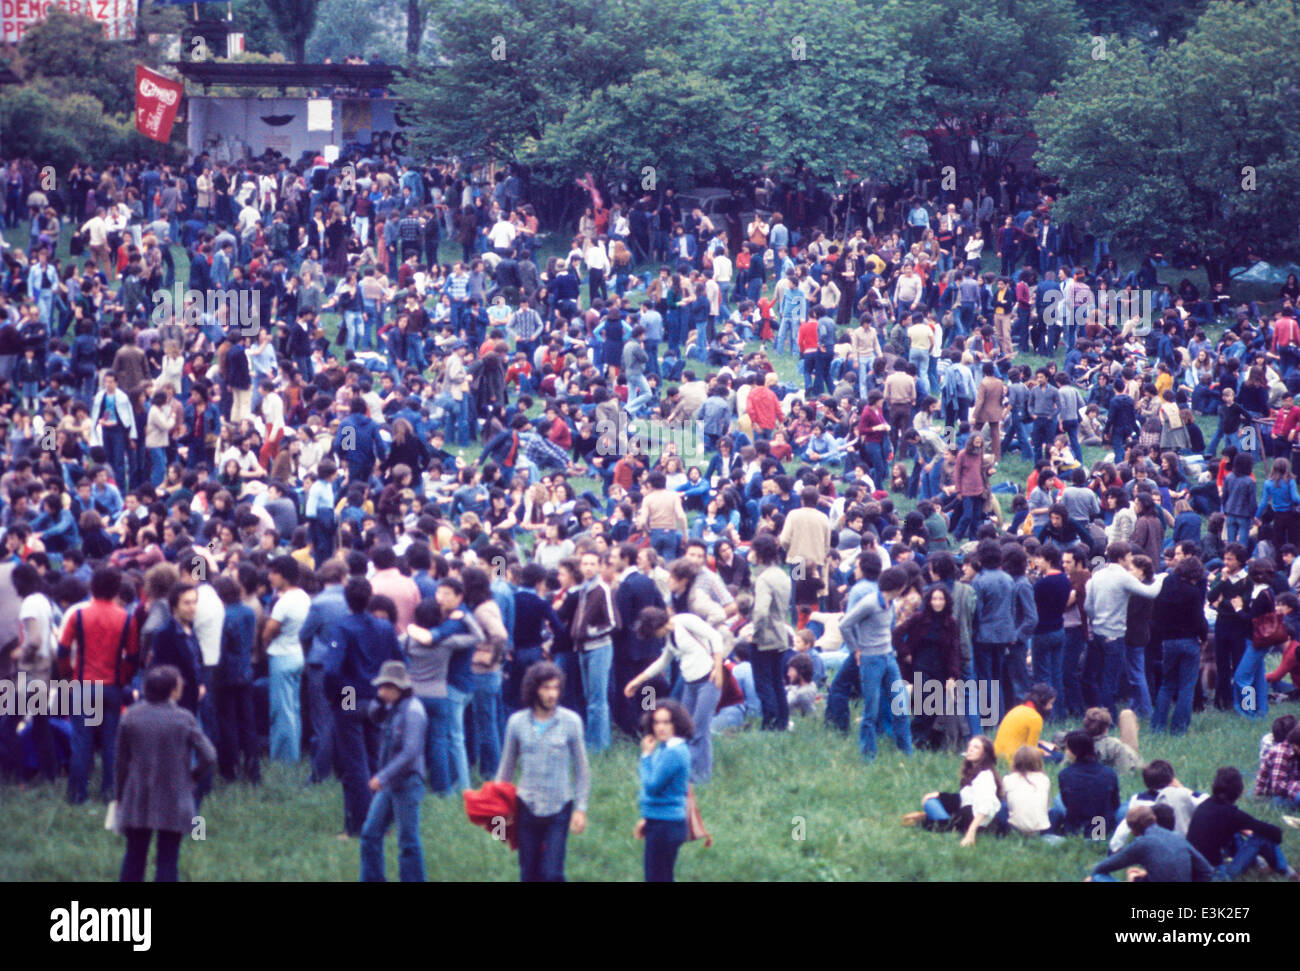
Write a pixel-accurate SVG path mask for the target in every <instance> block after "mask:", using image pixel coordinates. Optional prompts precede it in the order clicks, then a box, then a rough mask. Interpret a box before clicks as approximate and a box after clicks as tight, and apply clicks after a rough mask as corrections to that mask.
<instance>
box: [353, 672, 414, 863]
mask: <svg viewBox="0 0 1300 971" xmlns="http://www.w3.org/2000/svg"><path fill="white" fill-rule="evenodd" d="M370 683H371V684H372V685H374V686H375V688H377V689H378V692H379V697H378V698H377V699H375V700H374V701H372V702H371V703H370V710H369V712H368V713H367V714H368V715H369V717H370V720H371V721H373V722H375V723H376V724H378V725H379V726H380V730H381V731H382V733H383V734H382V736H381V741H380V748H379V765H380V769H379V771H378V772H376V773H375V776H374V778H373V779H371V780H370V789H371V791H372V792H374V794H375V795H374V798H373V799H371V801H370V811H369V812H368V813H367V814H366V822H365V825H363V826H362V827H361V879H362V881H363V882H368V881H382V880H383V879H384V836H385V835H387V833H388V828H389V826H391V825H392V823H393V818H394V817H396V818H397V845H398V851H399V853H398V866H397V868H398V873H399V876H400V878H401V880H402V882H403V883H422V882H423V881H424V849H423V847H422V846H421V845H420V800H421V799H423V798H424V780H425V772H426V769H425V763H424V742H425V729H426V725H427V719H426V717H425V713H424V706H423V705H421V704H419V703H418V702H416V701H414V694H413V692H412V689H411V676H410V674H409V673H408V672H407V670H406V664H405V663H403V662H402V661H385V662H384V663H383V665H382V666H381V667H380V669H379V674H378V676H377V677H375V678H373V679H372V680H371V682H370Z"/></svg>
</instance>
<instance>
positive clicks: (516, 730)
mask: <svg viewBox="0 0 1300 971" xmlns="http://www.w3.org/2000/svg"><path fill="white" fill-rule="evenodd" d="M516 767H518V768H519V784H518V792H519V798H520V799H521V800H522V801H523V803H524V804H525V805H526V806H527V807H528V809H529V811H530V812H531V813H532V814H533V815H535V816H554V815H555V814H556V813H558V812H559V811H560V810H561V809H563V808H564V805H565V803H567V802H570V801H572V802H573V808H574V809H576V810H578V811H579V812H584V813H585V812H586V811H587V797H588V796H589V795H590V793H591V768H590V766H589V765H588V764H587V747H586V744H585V743H584V742H583V737H582V719H581V718H579V717H578V716H577V715H576V714H575V713H574V712H572V711H570V710H569V709H567V708H556V710H555V714H554V715H553V716H552V717H551V718H549V719H548V720H547V721H544V722H539V721H537V720H536V719H534V718H533V712H532V709H531V708H525V709H524V710H523V711H517V712H515V713H514V714H513V715H511V716H510V720H509V721H508V722H506V741H505V747H504V749H503V750H502V753H501V767H500V769H498V770H497V782H513V781H514V776H515V769H516ZM574 776H576V779H575V778H574Z"/></svg>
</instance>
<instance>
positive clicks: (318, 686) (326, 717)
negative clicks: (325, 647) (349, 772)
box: [307, 664, 334, 782]
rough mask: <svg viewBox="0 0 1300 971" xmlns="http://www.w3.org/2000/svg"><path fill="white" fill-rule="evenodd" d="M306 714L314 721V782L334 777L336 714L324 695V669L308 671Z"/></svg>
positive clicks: (312, 729) (320, 666)
mask: <svg viewBox="0 0 1300 971" xmlns="http://www.w3.org/2000/svg"><path fill="white" fill-rule="evenodd" d="M307 713H308V715H309V716H310V718H311V733H312V740H311V781H312V782H324V781H325V780H326V779H328V778H329V777H330V776H332V775H333V774H334V711H333V709H332V708H331V707H330V702H329V696H328V695H327V694H326V692H325V666H324V665H323V664H313V665H311V666H310V667H308V668H307Z"/></svg>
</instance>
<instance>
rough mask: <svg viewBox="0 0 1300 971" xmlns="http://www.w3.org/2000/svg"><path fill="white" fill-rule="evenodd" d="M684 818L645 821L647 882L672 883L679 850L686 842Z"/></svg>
mask: <svg viewBox="0 0 1300 971" xmlns="http://www.w3.org/2000/svg"><path fill="white" fill-rule="evenodd" d="M686 836H687V830H686V820H684V819H647V820H646V821H645V882H646V883H672V882H673V867H674V866H675V865H676V863H677V851H678V850H680V849H681V848H682V844H683V843H685V842H686Z"/></svg>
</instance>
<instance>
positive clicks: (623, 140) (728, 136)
mask: <svg viewBox="0 0 1300 971" xmlns="http://www.w3.org/2000/svg"><path fill="white" fill-rule="evenodd" d="M650 60H652V61H657V62H659V63H661V64H662V67H653V68H648V69H646V70H644V71H640V72H638V73H637V74H635V75H633V76H632V77H631V78H629V79H628V81H627V82H626V83H622V84H612V85H609V86H608V87H605V88H602V89H601V90H599V91H597V92H596V93H595V94H593V95H592V96H591V97H590V98H589V99H587V100H586V101H584V102H582V103H581V104H579V105H577V106H575V107H574V108H573V109H572V110H570V111H569V112H567V113H566V114H565V116H564V118H563V120H561V121H558V122H555V123H554V124H551V125H548V126H547V127H546V130H545V134H544V135H543V136H542V138H540V139H537V140H531V141H529V142H527V143H526V144H525V150H524V153H523V158H524V161H525V162H527V163H529V164H530V165H532V166H533V167H534V169H535V178H539V179H540V180H541V181H544V182H551V183H553V184H567V183H570V182H572V180H573V178H574V176H576V175H578V174H581V173H584V172H586V171H590V172H591V173H592V174H593V175H594V176H595V178H596V181H597V183H598V184H609V183H610V182H612V181H616V180H619V179H620V178H625V179H626V180H627V181H628V183H629V185H630V186H632V187H639V189H640V190H643V191H651V190H653V189H655V188H656V187H657V186H658V183H659V182H660V180H663V181H664V182H665V183H666V184H675V185H682V184H683V183H688V182H690V181H691V180H692V179H693V178H695V177H696V176H697V175H698V174H699V173H704V172H712V171H717V170H725V169H727V168H729V167H731V166H732V165H733V164H734V163H735V161H736V158H735V151H734V148H733V146H734V145H736V144H737V142H738V141H739V139H740V118H741V115H740V112H739V110H738V107H739V106H738V105H737V104H736V103H735V101H734V99H733V98H732V96H731V93H730V91H728V90H727V89H726V88H725V87H722V86H720V85H719V84H718V83H717V81H716V80H714V79H712V78H709V77H707V76H705V75H704V74H702V73H700V72H699V71H694V70H690V69H688V68H687V67H686V66H685V65H684V64H682V63H681V61H680V59H679V58H678V57H677V55H676V54H675V53H671V52H655V53H654V54H653V55H652V56H651V58H650Z"/></svg>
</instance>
